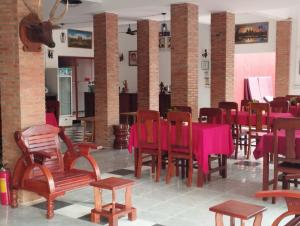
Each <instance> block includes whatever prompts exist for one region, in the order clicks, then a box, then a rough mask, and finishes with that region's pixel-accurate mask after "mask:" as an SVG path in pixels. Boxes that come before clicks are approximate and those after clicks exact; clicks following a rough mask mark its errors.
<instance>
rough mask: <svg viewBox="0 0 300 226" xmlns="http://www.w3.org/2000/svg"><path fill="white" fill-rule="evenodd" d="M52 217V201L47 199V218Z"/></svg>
mask: <svg viewBox="0 0 300 226" xmlns="http://www.w3.org/2000/svg"><path fill="white" fill-rule="evenodd" d="M52 217H54V200H52V199H51V198H49V199H48V200H47V218H48V219H51V218H52Z"/></svg>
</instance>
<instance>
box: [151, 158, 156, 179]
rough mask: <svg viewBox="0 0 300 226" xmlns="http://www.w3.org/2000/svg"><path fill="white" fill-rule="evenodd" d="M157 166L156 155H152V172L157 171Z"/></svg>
mask: <svg viewBox="0 0 300 226" xmlns="http://www.w3.org/2000/svg"><path fill="white" fill-rule="evenodd" d="M155 166H156V157H155V156H154V155H152V161H151V172H152V174H154V173H155Z"/></svg>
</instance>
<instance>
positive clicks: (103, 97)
mask: <svg viewBox="0 0 300 226" xmlns="http://www.w3.org/2000/svg"><path fill="white" fill-rule="evenodd" d="M94 48H95V53H94V57H95V120H96V123H95V131H96V134H95V138H96V143H97V144H99V145H103V146H108V147H112V145H113V141H114V136H113V128H112V126H113V125H116V124H119V59H118V16H117V15H115V14H112V13H101V14H97V15H95V16H94Z"/></svg>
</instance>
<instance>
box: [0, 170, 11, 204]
mask: <svg viewBox="0 0 300 226" xmlns="http://www.w3.org/2000/svg"><path fill="white" fill-rule="evenodd" d="M9 181H10V172H9V171H8V170H0V198H1V204H2V205H10V185H9V184H10V183H9Z"/></svg>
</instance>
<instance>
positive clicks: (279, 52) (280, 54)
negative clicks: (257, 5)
mask: <svg viewBox="0 0 300 226" xmlns="http://www.w3.org/2000/svg"><path fill="white" fill-rule="evenodd" d="M276 27H277V31H276V72H275V96H285V95H287V94H288V93H289V81H290V79H289V78H290V51H291V32H292V21H288V20H286V21H277V24H276Z"/></svg>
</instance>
